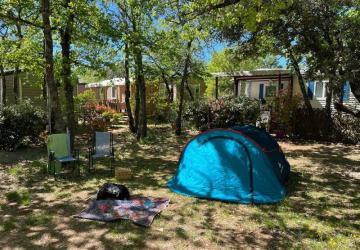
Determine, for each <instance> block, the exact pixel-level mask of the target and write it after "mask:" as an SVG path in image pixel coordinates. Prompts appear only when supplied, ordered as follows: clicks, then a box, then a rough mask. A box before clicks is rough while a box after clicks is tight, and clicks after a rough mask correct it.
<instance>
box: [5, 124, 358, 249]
mask: <svg viewBox="0 0 360 250" xmlns="http://www.w3.org/2000/svg"><path fill="white" fill-rule="evenodd" d="M114 132H115V133H116V135H115V145H116V156H117V165H118V166H122V167H127V168H131V169H132V171H133V173H134V178H133V179H132V180H129V181H125V182H124V183H123V184H125V185H126V186H127V187H129V189H130V190H131V192H132V194H133V195H143V196H153V197H168V198H169V199H170V200H171V203H170V205H169V206H168V208H166V209H165V210H164V211H163V212H162V213H161V214H160V215H159V216H157V217H156V218H155V220H154V222H153V224H152V225H151V227H150V228H143V227H139V226H137V225H134V224H133V223H131V222H130V221H125V220H124V221H118V222H113V223H103V222H95V221H87V220H81V219H76V218H73V217H72V215H74V214H76V213H78V212H80V211H81V210H83V209H85V208H86V207H87V205H88V204H89V202H90V201H89V198H91V197H93V196H94V194H95V192H96V190H97V188H98V187H99V186H100V185H101V184H102V183H104V182H107V181H115V179H114V178H113V173H111V172H110V171H109V170H108V168H107V163H106V162H103V163H101V164H98V167H97V170H96V172H95V173H93V174H88V173H87V171H86V165H87V163H86V158H85V156H86V146H87V142H86V140H84V139H81V138H78V139H77V141H78V147H79V148H81V151H82V158H81V159H82V168H83V169H82V175H81V177H76V178H75V177H71V176H64V177H63V178H61V179H60V180H58V181H55V180H54V178H53V177H51V176H48V175H46V174H45V172H44V168H46V159H47V158H46V150H45V147H32V148H27V149H20V150H18V151H17V152H11V153H9V152H1V151H0V247H1V248H2V249H40V248H45V249H269V248H270V249H273V248H275V249H289V248H296V249H359V245H360V192H359V190H360V147H358V146H351V145H342V144H322V143H310V142H301V143H300V142H287V141H286V142H280V145H281V147H282V149H283V151H284V152H285V154H286V157H287V159H288V161H289V162H290V165H291V174H290V180H289V183H288V195H287V197H286V199H285V200H284V201H283V202H281V203H279V204H275V205H261V206H259V205H256V206H254V205H239V204H232V203H224V202H219V201H210V200H202V199H197V198H192V197H185V196H180V195H177V194H175V193H172V192H171V191H170V190H169V189H167V187H166V182H167V180H168V179H170V178H171V176H173V174H174V172H175V170H176V167H177V160H178V157H179V153H180V150H181V148H182V145H183V144H184V142H186V141H187V140H188V139H189V137H190V136H191V133H190V134H187V135H186V136H183V137H181V138H178V137H175V136H174V135H173V133H172V132H171V130H170V128H169V127H166V126H164V127H161V126H157V127H151V129H150V134H149V138H148V139H147V141H145V142H143V143H137V142H136V140H135V139H134V138H133V137H132V136H131V135H129V133H128V132H127V130H126V129H120V130H117V131H114Z"/></svg>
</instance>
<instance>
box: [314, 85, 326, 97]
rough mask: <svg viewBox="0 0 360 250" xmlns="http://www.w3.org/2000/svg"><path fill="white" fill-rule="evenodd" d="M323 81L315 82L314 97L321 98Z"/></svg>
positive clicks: (322, 95)
mask: <svg viewBox="0 0 360 250" xmlns="http://www.w3.org/2000/svg"><path fill="white" fill-rule="evenodd" d="M324 92H325V91H324V83H323V82H316V83H315V97H316V98H322V97H324Z"/></svg>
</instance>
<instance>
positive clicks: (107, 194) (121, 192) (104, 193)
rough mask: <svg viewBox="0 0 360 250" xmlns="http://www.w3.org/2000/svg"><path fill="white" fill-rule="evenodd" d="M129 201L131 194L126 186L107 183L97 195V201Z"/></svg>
mask: <svg viewBox="0 0 360 250" xmlns="http://www.w3.org/2000/svg"><path fill="white" fill-rule="evenodd" d="M108 199H109V200H129V199H130V192H129V190H128V189H127V187H125V186H124V185H120V184H115V183H105V184H104V185H102V186H101V188H100V189H99V191H98V192H97V194H96V200H108Z"/></svg>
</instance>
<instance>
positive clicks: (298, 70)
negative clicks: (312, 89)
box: [288, 49, 314, 116]
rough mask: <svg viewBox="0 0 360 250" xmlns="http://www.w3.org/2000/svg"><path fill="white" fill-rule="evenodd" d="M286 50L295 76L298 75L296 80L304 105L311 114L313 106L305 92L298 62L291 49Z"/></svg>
mask: <svg viewBox="0 0 360 250" xmlns="http://www.w3.org/2000/svg"><path fill="white" fill-rule="evenodd" d="M288 52H289V57H290V62H291V65H292V66H293V67H294V70H295V72H296V76H297V77H298V80H299V85H300V90H301V94H302V96H303V98H304V102H305V107H306V109H307V110H308V112H309V114H310V115H311V116H312V115H313V113H314V111H313V108H312V106H311V103H310V99H309V96H308V95H307V93H306V88H305V81H304V77H303V76H302V74H301V71H300V67H299V64H298V62H297V60H296V58H295V56H294V54H293V53H292V51H291V49H288Z"/></svg>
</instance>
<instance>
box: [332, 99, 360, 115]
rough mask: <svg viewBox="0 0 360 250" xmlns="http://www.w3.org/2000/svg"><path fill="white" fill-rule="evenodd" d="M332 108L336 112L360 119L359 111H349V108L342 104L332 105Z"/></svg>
mask: <svg viewBox="0 0 360 250" xmlns="http://www.w3.org/2000/svg"><path fill="white" fill-rule="evenodd" d="M334 107H335V109H336V110H337V111H341V112H344V113H346V114H350V115H352V116H354V117H357V118H360V111H359V110H356V111H355V110H353V109H350V108H349V107H346V106H345V105H344V104H342V103H339V102H335V103H334Z"/></svg>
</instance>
